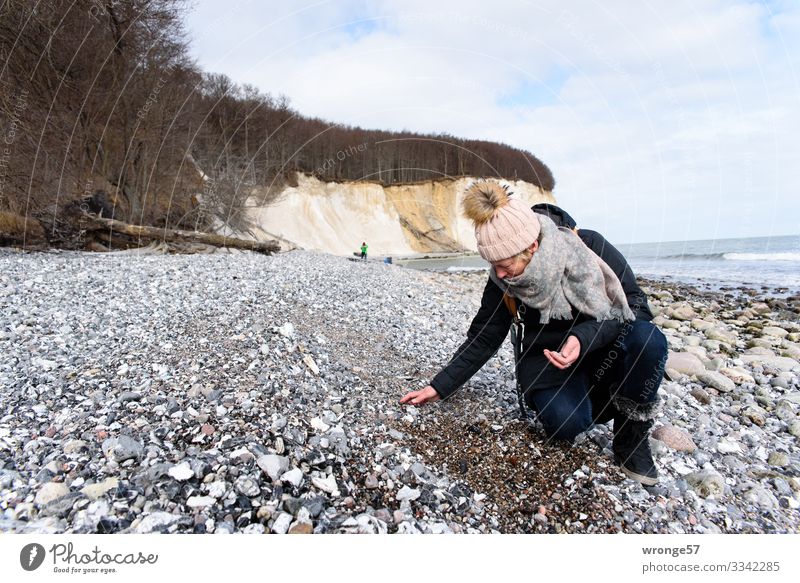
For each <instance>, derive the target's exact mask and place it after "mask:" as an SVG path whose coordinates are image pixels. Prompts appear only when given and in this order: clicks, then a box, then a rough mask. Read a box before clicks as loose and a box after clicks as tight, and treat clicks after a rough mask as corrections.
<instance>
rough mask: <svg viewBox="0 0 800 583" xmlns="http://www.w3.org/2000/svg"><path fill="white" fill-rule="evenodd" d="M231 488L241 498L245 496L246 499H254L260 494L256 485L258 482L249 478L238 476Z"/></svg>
mask: <svg viewBox="0 0 800 583" xmlns="http://www.w3.org/2000/svg"><path fill="white" fill-rule="evenodd" d="M233 487H234V488H235V489H236V491H237V492H239V493H240V494H241V495H242V496H247V497H248V498H254V497H256V496H258V495H259V494H261V487H260V486H259V485H258V482H257V481H256V480H255V479H254V478H252V477H250V476H239V477H238V478H236V482H235V483H234V485H233ZM209 494H210V492H209Z"/></svg>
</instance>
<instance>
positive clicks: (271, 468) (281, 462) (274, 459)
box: [256, 454, 289, 482]
mask: <svg viewBox="0 0 800 583" xmlns="http://www.w3.org/2000/svg"><path fill="white" fill-rule="evenodd" d="M256 463H257V464H258V467H259V468H261V470H262V471H263V472H264V473H265V474H267V476H269V479H270V480H272V481H273V482H277V481H278V478H280V477H281V475H282V474H283V473H284V472H285V471H286V470H288V469H289V458H287V457H284V456H281V455H275V454H267V455H262V456H261V457H259V458H258V460H257V461H256Z"/></svg>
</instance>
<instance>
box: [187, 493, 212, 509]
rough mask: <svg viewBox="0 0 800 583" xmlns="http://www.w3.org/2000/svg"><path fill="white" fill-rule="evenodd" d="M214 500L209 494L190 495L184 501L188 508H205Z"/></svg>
mask: <svg viewBox="0 0 800 583" xmlns="http://www.w3.org/2000/svg"><path fill="white" fill-rule="evenodd" d="M215 502H216V500H215V499H214V498H212V497H211V496H192V497H191V498H189V499H188V500H187V501H186V505H187V506H188V507H189V508H205V507H206V506H211V505H212V504H214V503H215Z"/></svg>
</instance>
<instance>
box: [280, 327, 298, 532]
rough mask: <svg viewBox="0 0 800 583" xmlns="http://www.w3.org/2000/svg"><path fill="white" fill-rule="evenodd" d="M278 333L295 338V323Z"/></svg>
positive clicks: (282, 328)
mask: <svg viewBox="0 0 800 583" xmlns="http://www.w3.org/2000/svg"><path fill="white" fill-rule="evenodd" d="M278 333H279V334H280V335H281V336H284V337H286V338H294V325H293V324H292V323H291V322H286V323H285V324H284V325H283V326H281V327H280V328H278ZM287 528H288V527H287Z"/></svg>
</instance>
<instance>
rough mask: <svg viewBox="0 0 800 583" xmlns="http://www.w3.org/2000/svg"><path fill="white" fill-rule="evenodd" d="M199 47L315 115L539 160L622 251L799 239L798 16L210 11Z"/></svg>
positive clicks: (197, 36)
mask: <svg viewBox="0 0 800 583" xmlns="http://www.w3.org/2000/svg"><path fill="white" fill-rule="evenodd" d="M187 29H188V33H189V37H190V39H191V47H192V49H191V50H192V54H193V55H194V57H195V58H196V59H197V62H198V64H199V65H200V66H201V67H202V68H203V69H204V70H206V71H211V72H217V73H225V74H226V75H228V76H229V77H231V78H232V79H233V80H234V81H236V82H238V83H250V84H252V85H255V86H256V87H258V88H259V89H261V90H262V91H265V92H268V93H270V94H273V95H285V96H287V97H288V98H289V100H290V103H291V105H292V107H293V108H295V109H296V110H297V111H299V112H300V113H301V114H303V115H307V116H313V117H321V118H323V119H326V120H329V121H331V122H336V123H343V124H350V125H358V126H361V127H365V128H372V129H387V130H410V131H415V132H431V133H442V132H444V133H448V134H451V135H454V136H458V137H463V138H472V139H486V140H493V141H498V142H503V143H506V144H510V145H512V146H515V147H519V148H524V149H526V150H528V151H530V152H532V153H533V154H535V155H536V156H537V157H538V158H539V159H541V160H542V161H543V162H544V163H545V164H547V165H548V166H549V167H550V169H551V170H552V172H553V174H554V176H555V179H556V187H555V189H554V191H553V195H554V196H555V197H556V200H557V201H558V204H559V205H560V206H562V207H564V208H565V209H567V210H568V211H569V212H570V213H571V214H572V215H573V216H574V217H575V218H576V220H577V221H578V224H579V226H582V227H585V228H592V229H596V230H598V231H600V232H601V233H603V234H604V235H605V236H606V238H608V239H609V240H611V241H613V242H615V243H637V242H649V241H678V240H694V239H719V238H729V237H757V236H780V235H796V234H800V2H797V1H796V0H760V1H749V2H746V1H737V0H673V1H671V2H656V1H654V0H645V1H637V2H631V1H629V0H603V1H602V2H601V1H597V2H593V1H582V0H576V1H568V0H552V1H551V0H530V1H523V0H516V1H515V0H493V1H492V2H477V1H465V0H458V1H456V0H437V1H435V2H434V1H431V0H371V1H369V2H367V1H350V0H330V1H317V2H309V3H306V2H304V1H294V2H273V1H259V0H226V1H225V2H224V3H223V2H219V1H210V0H195V1H194V2H193V8H192V10H191V11H190V13H189V15H188V17H187Z"/></svg>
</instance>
